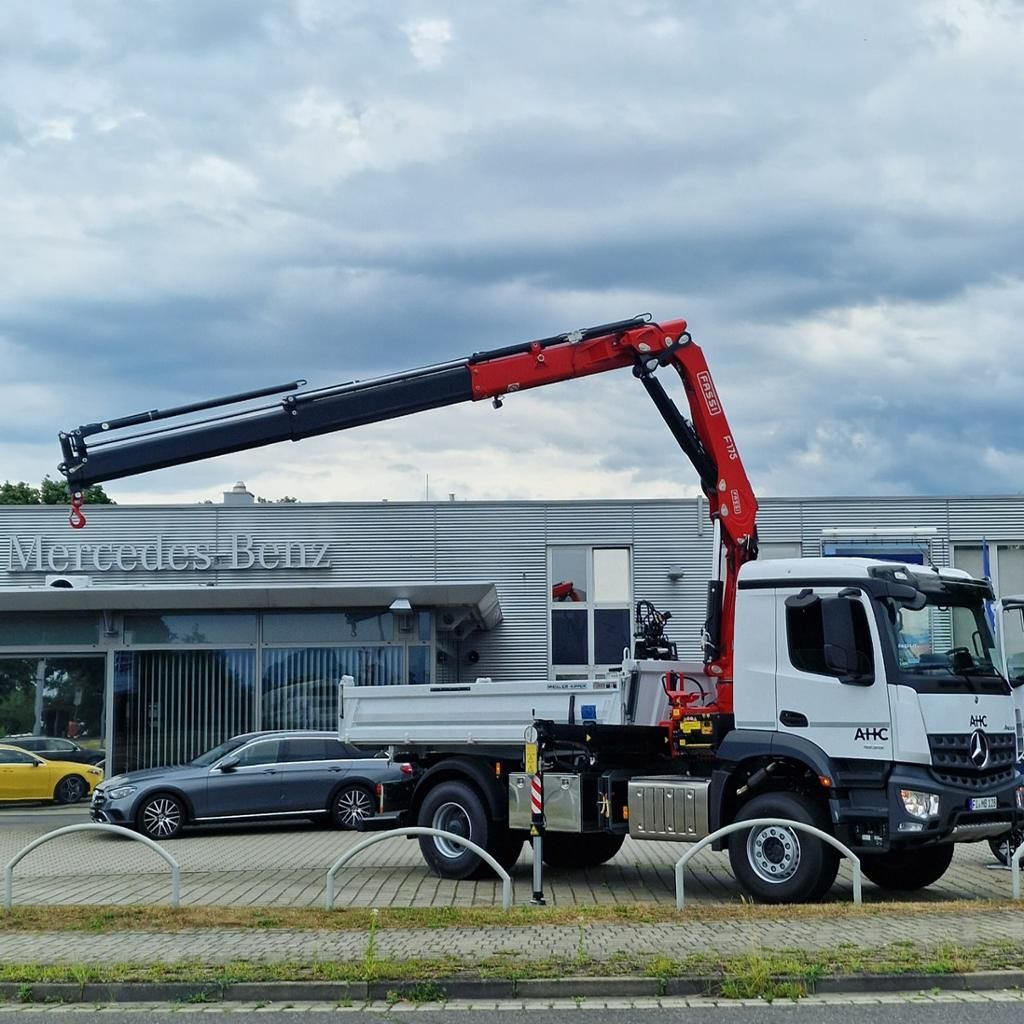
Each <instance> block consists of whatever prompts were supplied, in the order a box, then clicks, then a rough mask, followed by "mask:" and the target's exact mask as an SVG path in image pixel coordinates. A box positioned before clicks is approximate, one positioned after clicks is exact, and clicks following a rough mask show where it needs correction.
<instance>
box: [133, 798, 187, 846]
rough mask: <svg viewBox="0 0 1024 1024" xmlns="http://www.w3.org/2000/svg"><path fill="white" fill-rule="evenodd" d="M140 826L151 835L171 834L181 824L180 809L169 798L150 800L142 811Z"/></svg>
mask: <svg viewBox="0 0 1024 1024" xmlns="http://www.w3.org/2000/svg"><path fill="white" fill-rule="evenodd" d="M142 826H143V828H144V829H145V830H146V831H147V832H148V833H149V834H150V835H151V836H165V837H166V836H171V835H174V833H175V832H177V831H178V829H179V827H180V826H181V810H180V808H179V807H178V804H177V803H176V802H175V801H174V800H171V799H169V798H161V799H159V800H151V801H150V802H149V803H148V804H147V805H146V809H145V810H144V811H143V812H142Z"/></svg>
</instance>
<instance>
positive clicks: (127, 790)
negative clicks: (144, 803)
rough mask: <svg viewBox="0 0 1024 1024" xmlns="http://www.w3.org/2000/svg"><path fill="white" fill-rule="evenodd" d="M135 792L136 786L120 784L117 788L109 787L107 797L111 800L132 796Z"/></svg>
mask: <svg viewBox="0 0 1024 1024" xmlns="http://www.w3.org/2000/svg"><path fill="white" fill-rule="evenodd" d="M134 792H135V787H134V786H118V787H117V789H108V790H107V797H108V798H109V799H111V800H120V799H121V798H122V797H126V796H131V795H132V793H134Z"/></svg>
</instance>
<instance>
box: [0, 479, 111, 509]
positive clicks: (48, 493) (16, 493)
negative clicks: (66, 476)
mask: <svg viewBox="0 0 1024 1024" xmlns="http://www.w3.org/2000/svg"><path fill="white" fill-rule="evenodd" d="M70 501H71V495H70V494H68V485H67V483H66V482H65V481H63V480H54V479H52V478H51V477H50V476H49V475H47V476H45V477H43V482H42V483H41V484H40V485H39V486H38V487H33V486H32V485H31V484H27V483H25V481H24V480H19V481H18V482H17V483H16V484H12V483H11V481H10V480H5V481H4V482H3V483H2V484H0V505H67V504H68V503H69V502H70ZM85 503H86V504H87V505H116V504H117V502H115V501H112V500H111V499H110V498H109V497H108V496H107V494H106V492H105V491H104V490H103V487H102V486H101V485H100V484H93V486H92V487H87V488H86V490H85Z"/></svg>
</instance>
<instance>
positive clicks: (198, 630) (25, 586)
mask: <svg viewBox="0 0 1024 1024" xmlns="http://www.w3.org/2000/svg"><path fill="white" fill-rule="evenodd" d="M88 512H89V524H88V526H87V528H86V529H84V530H81V531H76V530H71V529H70V528H69V527H68V523H67V510H66V509H63V508H60V507H56V506H0V730H2V734H4V735H8V734H17V733H25V732H44V733H47V734H48V735H52V736H64V737H70V738H72V739H76V740H77V741H79V742H83V743H91V744H93V745H99V744H102V745H103V746H104V747H105V749H106V750H107V757H108V765H107V767H108V773H113V772H114V771H122V770H125V769H127V768H135V767H143V766H149V765H155V764H161V763H168V762H181V761H185V760H189V759H191V758H192V757H194V756H196V755H197V754H199V753H201V752H202V751H203V750H205V749H207V748H209V747H211V746H213V745H214V744H216V743H218V742H220V741H221V740H222V739H224V738H226V737H227V736H230V735H233V734H235V733H239V732H244V731H248V730H252V729H262V728H279V727H280V728H307V727H308V728H333V727H334V726H335V724H336V713H337V682H338V680H339V678H340V677H341V676H342V675H343V674H350V675H353V676H354V677H355V678H356V680H357V682H358V683H360V684H361V685H375V686H386V685H394V684H398V683H422V684H434V685H446V684H454V683H465V682H470V681H473V680H475V679H477V678H490V679H495V680H515V679H525V678H531V677H532V678H545V677H548V676H554V677H561V678H566V679H573V678H577V679H578V678H595V677H596V678H599V677H601V676H603V675H606V674H607V673H608V672H610V671H612V670H613V669H614V667H615V666H616V665H618V664H619V663H620V662H621V659H622V652H623V649H624V648H626V647H627V646H628V645H629V642H630V637H631V634H632V628H633V615H634V606H635V603H636V601H638V600H640V599H646V600H649V601H651V602H653V604H654V605H655V606H656V607H657V608H659V609H660V610H662V611H669V612H671V614H672V621H671V623H670V628H669V635H670V637H671V638H672V639H673V640H675V641H677V643H678V644H679V649H680V654H681V655H682V656H685V657H696V656H697V655H698V653H699V637H700V629H701V625H702V623H703V618H704V604H705V587H706V583H707V579H708V576H709V573H710V566H711V558H712V530H711V526H710V524H709V522H708V519H707V503H706V502H705V501H703V500H701V499H679V500H607V501H564V502H557V501H537V502H532V501H530V502H527V501H523V502H517V501H503V502H462V501H444V502H417V503H390V502H379V503H358V504H353V503H345V504H343V503H338V504H334V503H331V504H257V503H255V502H254V500H253V498H252V495H250V494H249V493H248V492H247V491H246V490H245V488H244V486H242V485H239V486H238V487H236V488H235V489H234V490H233V491H232V492H229V493H228V494H227V495H225V501H224V504H222V505H195V506H182V505H175V506H157V505H148V506H93V507H92V508H90V509H89V510H88ZM758 524H759V532H760V539H761V557H763V558H778V557H789V556H796V555H804V556H817V555H838V554H866V555H871V554H885V555H888V556H889V557H894V558H899V559H901V560H909V561H915V562H921V563H932V564H935V565H938V566H947V565H956V566H959V567H962V568H965V569H967V570H969V571H971V572H972V573H974V574H977V575H980V574H981V572H982V565H983V555H982V552H983V546H984V547H986V548H987V551H988V559H987V561H988V568H989V573H990V575H991V576H992V578H993V582H994V584H995V586H996V589H997V591H998V592H1000V593H1004V594H1009V593H1021V592H1024V497H1019V496H1006V497H992V498H972V497H957V498H943V497H932V498H899V497H892V498H889V497H885V498H768V499H764V500H762V502H761V511H760V515H759V518H758ZM931 628H932V631H933V633H934V634H935V642H936V643H940V642H941V643H948V642H951V641H952V640H953V639H954V638H953V636H952V633H951V629H952V627H951V626H950V624H949V623H947V622H943V621H941V620H940V619H936V620H935V621H934V622H933V623H932V625H931ZM452 699H453V700H455V699H457V698H456V697H455V696H454V695H453V698H452Z"/></svg>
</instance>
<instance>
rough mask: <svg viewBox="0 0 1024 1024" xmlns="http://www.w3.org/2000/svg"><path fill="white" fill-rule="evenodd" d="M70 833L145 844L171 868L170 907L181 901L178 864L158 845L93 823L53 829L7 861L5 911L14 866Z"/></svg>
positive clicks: (8, 906) (117, 828)
mask: <svg viewBox="0 0 1024 1024" xmlns="http://www.w3.org/2000/svg"><path fill="white" fill-rule="evenodd" d="M71 832H109V833H111V834H113V835H118V836H124V837H125V838H127V839H134V840H136V842H139V843H143V844H145V845H146V846H148V847H149V848H150V849H151V850H155V851H156V852H157V853H158V854H160V856H161V857H163V859H164V860H165V861H167V863H168V864H169V865H170V867H171V906H172V907H177V906H178V904H179V902H180V899H181V868H180V867H179V866H178V862H177V861H176V860H175V859H174V858H173V857H172V856H171V855H170V854H169V853H168V852H167V851H166V850H165V849H164V848H163V847H162V846H161V845H160V844H159V843H155V842H153V840H152V839H150V838H148V837H147V836H142V835H139V833H138V832H132V831H131V829H127V828H121V826H120V825H104V824H101V823H99V822H94V823H86V824H84V825H65V826H64V827H63V828H57V829H54V830H53V831H52V832H47V833H46V834H45V835H41V836H39V838H38V839H33V840H32V842H31V843H29V844H28V846H26V847H24V849H22V850H20V851H19V852H18V853H16V854H15V855H14V856H13V857H12V858H11V859H10V861H8V863H7V867H6V868H5V869H4V907H5V909H7V910H10V909H11V907H12V906H13V904H14V868H15V865H16V864H17V863H18V862H19V861H20V860H21V859H22V858H23V857H27V856H28V855H29V854H30V853H31V852H32V851H33V850H34V849H36V847H38V846H42V845H43V843H48V842H49V841H50V840H51V839H56V838H57V837H58V836H66V835H68V834H69V833H71Z"/></svg>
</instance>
